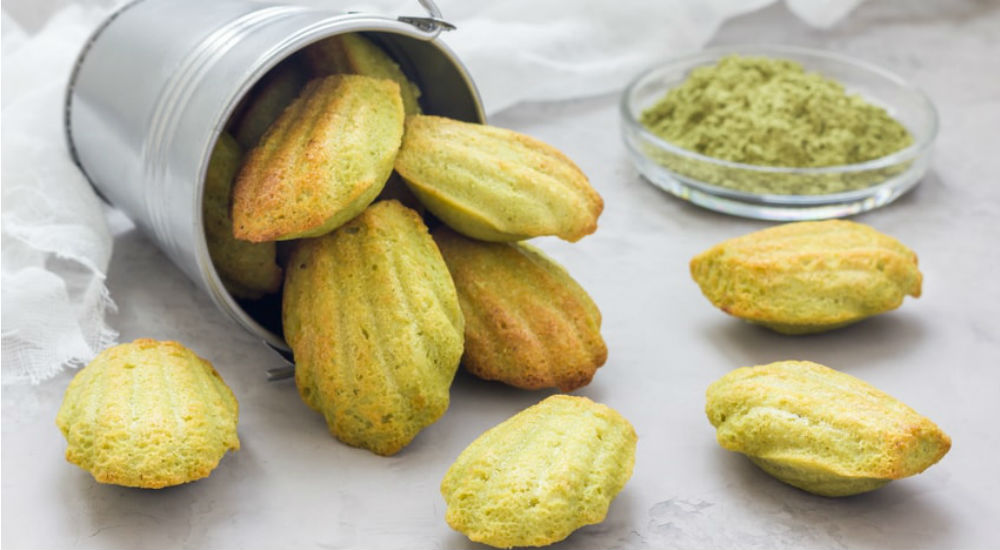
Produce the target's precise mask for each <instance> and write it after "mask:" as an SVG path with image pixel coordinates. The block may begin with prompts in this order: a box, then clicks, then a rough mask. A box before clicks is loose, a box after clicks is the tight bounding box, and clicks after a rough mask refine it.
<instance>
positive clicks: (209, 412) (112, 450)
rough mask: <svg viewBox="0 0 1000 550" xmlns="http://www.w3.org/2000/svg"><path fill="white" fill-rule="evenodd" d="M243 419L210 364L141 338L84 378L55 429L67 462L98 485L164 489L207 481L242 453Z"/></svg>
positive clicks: (101, 359)
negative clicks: (239, 431)
mask: <svg viewBox="0 0 1000 550" xmlns="http://www.w3.org/2000/svg"><path fill="white" fill-rule="evenodd" d="M238 416H239V406H238V405H237V403H236V397H235V396H234V395H233V392H232V391H231V390H230V389H229V387H228V386H226V383H225V382H223V381H222V378H221V377H220V376H219V373H218V372H216V371H215V369H214V368H213V367H212V364H211V363H209V362H208V361H206V360H204V359H202V358H200V357H198V356H197V355H195V354H194V353H193V352H192V351H191V350H189V349H187V348H185V347H184V346H182V345H181V344H179V343H177V342H159V341H156V340H149V339H139V340H136V341H134V342H132V343H129V344H120V345H118V346H114V347H112V348H108V349H106V350H104V351H103V352H101V354H100V355H98V356H97V357H96V358H94V360H93V361H91V362H90V364H89V365H87V366H86V367H84V368H83V369H82V370H80V372H78V373H77V375H76V376H75V377H74V378H73V381H72V382H70V385H69V387H68V388H67V389H66V395H65V397H64V398H63V403H62V407H60V409H59V413H58V415H57V417H56V424H57V425H58V426H59V429H60V430H61V431H62V433H63V435H64V436H65V437H66V442H67V443H68V446H67V448H66V460H68V461H70V462H72V463H73V464H76V465H78V466H80V467H81V468H83V469H84V470H87V471H88V472H90V473H91V474H92V475H93V476H94V479H96V480H97V481H99V482H101V483H112V484H115V485H124V486H127V487H142V488H148V489H158V488H161V487H167V486H170V485H180V484H182V483H187V482H189V481H194V480H196V479H200V478H203V477H206V476H208V475H209V473H211V472H212V470H213V469H215V467H216V466H217V465H218V464H219V461H220V460H221V459H222V457H223V456H224V455H225V454H226V452H227V451H229V450H233V451H235V450H238V449H239V448H240V441H239V438H238V437H237V435H236V423H237V418H238Z"/></svg>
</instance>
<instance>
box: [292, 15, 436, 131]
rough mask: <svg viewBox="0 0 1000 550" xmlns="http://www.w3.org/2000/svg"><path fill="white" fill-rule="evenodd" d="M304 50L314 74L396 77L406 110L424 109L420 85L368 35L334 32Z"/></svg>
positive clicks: (412, 111) (410, 113)
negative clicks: (421, 101) (332, 34)
mask: <svg viewBox="0 0 1000 550" xmlns="http://www.w3.org/2000/svg"><path fill="white" fill-rule="evenodd" d="M303 54H304V58H305V63H306V66H307V67H309V69H310V71H311V72H312V75H313V76H328V75H331V74H341V73H342V74H360V75H364V76H371V77H374V78H383V79H389V80H392V81H394V82H395V83H396V84H399V92H400V94H401V95H402V97H403V108H404V109H405V110H406V114H407V115H419V114H420V113H421V110H420V88H418V87H417V85H416V84H414V83H413V82H411V81H410V80H409V79H407V78H406V75H405V74H403V70H402V69H401V68H400V67H399V64H398V63H396V62H395V61H393V60H392V58H391V57H389V54H387V53H386V52H385V51H384V50H382V48H379V47H378V46H377V45H376V44H375V43H374V42H372V41H371V40H369V39H368V38H365V37H364V35H362V34H359V33H344V34H338V35H336V36H331V37H330V38H325V39H323V40H320V41H319V42H316V43H315V44H313V45H311V46H309V47H308V48H306V49H305V50H304V51H303Z"/></svg>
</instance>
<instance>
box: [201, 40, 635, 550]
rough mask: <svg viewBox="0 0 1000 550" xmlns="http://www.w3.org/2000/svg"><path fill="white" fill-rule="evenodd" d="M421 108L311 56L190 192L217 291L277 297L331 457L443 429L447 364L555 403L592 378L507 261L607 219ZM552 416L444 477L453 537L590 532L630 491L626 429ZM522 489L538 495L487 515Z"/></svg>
mask: <svg viewBox="0 0 1000 550" xmlns="http://www.w3.org/2000/svg"><path fill="white" fill-rule="evenodd" d="M420 95H421V93H420V90H419V88H418V87H417V86H416V85H415V84H413V83H412V82H410V81H409V80H408V79H407V77H406V76H405V75H404V73H403V72H402V71H401V70H400V68H399V66H398V65H397V64H396V63H395V62H394V61H393V60H392V59H391V58H389V57H388V55H386V53H385V52H383V51H382V50H381V49H380V48H379V47H378V46H377V45H376V44H375V43H373V42H372V41H371V40H369V39H368V38H366V37H365V36H363V35H360V34H346V35H340V36H336V37H333V38H330V39H326V40H324V41H321V42H318V43H316V44H314V45H312V46H310V47H309V48H307V49H306V50H304V51H303V53H302V55H300V56H298V57H297V58H292V59H290V60H288V61H286V62H284V63H283V64H281V65H280V66H279V67H277V68H276V69H274V70H272V71H271V72H270V73H269V74H268V75H267V76H266V77H265V78H264V79H263V80H262V82H260V83H259V84H258V85H257V86H256V87H255V89H254V90H253V91H251V93H250V94H249V96H248V98H247V99H246V100H245V101H244V103H243V104H242V105H241V106H239V107H238V108H237V112H236V114H235V115H234V116H233V118H232V119H231V122H230V125H229V126H228V128H227V132H226V133H223V135H222V137H221V138H220V139H219V140H218V142H217V144H216V146H215V150H214V153H213V156H212V159H211V161H210V166H209V169H208V173H207V179H206V185H205V200H204V225H205V234H206V239H207V242H208V247H209V251H210V254H211V257H212V260H213V263H214V264H215V266H216V270H217V272H218V274H219V276H220V278H221V280H222V282H223V283H224V284H225V286H226V287H227V288H228V289H229V291H230V293H231V294H233V295H234V296H236V297H239V298H242V299H244V300H254V299H258V298H260V297H262V296H266V295H268V294H274V293H276V292H277V291H278V290H279V289H281V287H282V281H283V291H282V295H281V319H282V327H283V331H284V336H285V340H286V341H287V343H288V345H289V346H290V347H291V349H292V351H293V354H294V358H295V382H296V386H297V387H298V390H299V394H300V396H301V397H302V400H303V401H304V402H305V403H306V404H307V405H308V406H309V407H310V408H312V409H314V410H316V411H317V412H319V413H321V414H322V415H323V416H324V418H325V419H326V422H327V425H328V426H329V429H330V432H331V433H332V434H333V435H334V436H335V437H337V438H338V439H340V440H341V441H343V442H345V443H347V444H349V445H352V446H356V447H361V448H364V449H368V450H370V451H372V452H374V453H376V454H379V455H391V454H394V453H396V452H398V451H399V450H401V449H402V448H403V447H405V446H406V445H407V444H409V443H410V442H411V441H412V440H413V439H414V438H415V437H416V436H417V434H418V433H419V432H420V431H421V430H422V429H423V428H425V427H427V426H428V425H430V424H432V423H434V422H435V421H436V420H438V419H439V418H440V417H441V416H442V415H443V414H444V412H445V410H446V409H447V408H448V404H449V393H450V388H451V384H452V380H453V378H454V376H455V372H456V370H457V368H458V366H459V364H460V363H461V364H464V366H465V367H466V369H467V370H468V371H469V372H471V373H472V374H474V375H476V376H478V377H480V378H484V379H487V380H497V381H501V382H503V383H506V384H509V385H512V386H515V387H518V388H524V389H531V390H534V389H542V388H552V387H555V388H559V389H560V390H562V391H567V392H568V391H572V390H574V389H577V388H579V387H581V386H584V385H586V384H588V383H589V382H590V381H591V379H592V378H593V376H594V373H595V371H596V370H597V369H598V368H599V367H600V366H602V365H603V364H604V362H605V360H606V359H607V348H606V346H605V344H604V340H603V339H602V338H601V332H600V328H601V314H600V311H599V310H598V308H597V306H596V305H595V304H594V302H593V300H591V298H590V297H589V296H588V295H587V293H586V292H585V291H584V290H583V288H581V287H580V285H579V284H577V283H576V281H574V280H573V278H572V277H570V275H569V274H568V273H567V272H566V270H565V269H564V268H563V267H562V266H560V265H559V264H558V263H556V262H555V261H553V260H552V259H550V258H548V257H547V256H545V255H544V254H543V253H542V252H541V251H539V250H538V249H536V248H534V247H532V246H531V245H528V244H526V243H524V242H522V241H524V240H526V239H530V238H533V237H539V236H557V237H560V238H562V239H564V240H567V241H577V240H579V239H581V238H583V237H585V236H587V235H589V234H591V233H593V232H594V231H595V230H596V229H597V218H598V216H599V215H600V214H601V211H602V209H603V201H602V199H601V197H600V196H599V195H598V194H597V192H596V191H594V189H593V188H592V187H591V186H590V183H589V181H588V180H587V177H586V176H585V175H584V174H583V173H582V172H581V171H580V169H579V168H578V167H577V166H576V165H575V164H574V163H573V162H572V161H571V160H570V159H569V158H567V157H566V156H565V155H563V154H562V153H560V152H559V151H557V150H556V149H554V148H553V147H551V146H549V145H547V144H545V143H542V142H540V141H538V140H536V139H533V138H531V137H528V136H525V135H522V134H519V133H516V132H513V131H510V130H505V129H502V128H495V127H491V126H486V125H483V124H475V123H469V122H462V121H458V120H451V119H448V118H443V117H438V116H431V115H425V114H423V113H422V110H421V107H420V103H419V98H420ZM286 243H290V244H286ZM552 399H554V398H550V399H549V400H546V401H544V402H543V403H540V404H539V405H537V406H535V407H532V408H530V409H528V410H526V411H523V412H522V413H521V414H519V415H518V416H516V417H514V418H512V419H511V420H509V421H508V422H506V423H504V424H502V425H501V426H498V427H496V428H495V429H494V430H491V431H490V432H487V434H484V435H483V437H482V438H480V439H479V440H477V441H476V442H475V443H473V445H471V446H470V447H469V448H468V449H467V450H466V451H465V452H464V453H463V454H462V457H461V458H460V459H459V462H458V463H456V465H455V466H454V467H453V468H452V469H451V470H449V473H448V476H447V477H446V479H445V481H444V483H443V484H442V494H443V495H444V496H445V498H446V500H447V502H448V504H449V511H448V514H447V518H448V521H449V523H450V524H451V525H452V526H453V527H455V528H456V529H458V530H460V531H462V532H464V533H466V534H468V535H469V536H470V537H471V538H473V539H474V540H480V541H483V542H486V543H489V544H493V545H495V546H511V545H525V544H534V545H539V544H547V543H550V542H555V541H557V540H561V539H563V538H565V537H566V536H568V535H569V534H570V533H571V532H572V531H573V530H575V529H577V528H578V527H580V526H582V525H586V524H590V523H596V522H600V521H602V520H603V518H604V517H605V515H606V513H607V510H608V506H609V505H610V502H611V500H612V499H613V498H614V497H615V495H616V494H617V493H618V492H619V491H620V490H621V488H622V487H623V486H624V484H625V482H626V481H627V480H628V478H629V477H630V476H631V473H632V464H633V462H634V457H635V444H636V436H635V430H634V429H633V428H632V426H631V424H629V423H628V421H627V420H625V419H624V418H623V417H621V415H619V414H618V413H616V412H614V411H612V410H611V409H609V408H607V407H606V406H604V405H600V404H597V403H594V402H592V401H590V400H587V399H585V398H582V397H569V396H561V399H558V400H552ZM523 445H532V446H533V447H532V448H533V449H535V451H534V452H528V453H525V452H522V451H523V449H522V446H523ZM497 456H500V457H506V458H504V459H503V460H504V464H506V466H504V467H500V466H501V465H500V464H497V463H495V462H496V460H495V458H496V457H497ZM594 461H597V462H599V463H600V464H601V467H600V468H598V469H594V470H590V468H591V466H592V463H594ZM484 469H490V472H489V473H488V474H487V475H486V478H484V477H483V473H484V471H485V470H484ZM523 487H535V489H533V490H532V491H530V492H525V491H521V493H520V494H519V495H517V496H515V497H511V498H508V499H506V500H505V499H500V498H497V497H498V496H500V495H501V494H505V493H507V492H509V491H511V490H518V491H520V490H521V489H519V488H523ZM560 502H577V503H578V506H576V507H566V506H563V505H560V504H559V503H560ZM539 503H540V504H539ZM536 504H537V506H536ZM511 521H513V522H515V523H521V524H523V526H524V528H523V529H521V530H520V531H518V532H511V531H510V530H509V529H507V528H505V527H504V525H506V523H505V522H511Z"/></svg>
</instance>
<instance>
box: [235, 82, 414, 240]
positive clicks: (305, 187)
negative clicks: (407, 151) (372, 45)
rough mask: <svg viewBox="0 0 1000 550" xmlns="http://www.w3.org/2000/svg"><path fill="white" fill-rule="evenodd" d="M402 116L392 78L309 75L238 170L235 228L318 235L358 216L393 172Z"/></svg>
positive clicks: (249, 233)
mask: <svg viewBox="0 0 1000 550" xmlns="http://www.w3.org/2000/svg"><path fill="white" fill-rule="evenodd" d="M403 120H404V115H403V100H402V98H401V97H400V95H399V85H398V84H396V83H395V82H393V81H391V80H380V79H375V78H370V77H367V76H360V75H333V76H328V77H325V78H317V79H315V80H311V81H310V82H309V83H308V84H306V86H305V88H304V89H303V90H302V92H301V94H299V96H298V97H297V98H296V99H295V101H293V102H292V104H291V105H289V106H288V108H286V109H285V110H284V111H283V112H282V113H281V116H279V117H278V119H277V120H276V121H275V122H274V123H273V124H272V125H271V126H270V127H269V128H268V129H267V131H266V132H265V133H264V135H263V137H262V138H261V139H260V143H259V144H258V145H257V146H256V147H254V148H253V150H251V151H250V153H249V154H248V155H247V159H246V161H245V162H244V163H243V165H242V167H241V168H240V172H239V174H238V175H237V176H236V183H235V184H234V186H233V206H232V215H233V234H234V235H235V236H236V238H238V239H243V240H246V241H251V242H264V241H275V240H289V239H297V238H302V237H316V236H319V235H323V234H325V233H329V232H330V231H332V230H333V229H336V228H337V227H339V226H340V225H342V224H343V223H345V222H347V221H348V220H350V219H351V218H353V217H355V216H357V215H358V214H360V213H361V211H362V210H364V209H365V208H366V207H367V206H368V205H369V204H371V202H372V201H373V200H375V197H376V196H377V195H378V194H379V192H381V191H382V187H383V186H385V182H386V180H388V179H389V174H391V173H392V164H393V161H394V160H395V158H396V153H397V151H398V150H399V144H400V141H401V140H402V137H403Z"/></svg>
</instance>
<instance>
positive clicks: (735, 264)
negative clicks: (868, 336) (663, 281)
mask: <svg viewBox="0 0 1000 550" xmlns="http://www.w3.org/2000/svg"><path fill="white" fill-rule="evenodd" d="M691 277H692V278H693V279H694V280H695V282H697V283H698V286H699V287H701V291H702V293H703V294H704V295H705V297H706V298H708V299H709V301H711V302H712V304H713V305H715V306H716V307H718V308H720V309H722V310H723V311H725V312H726V313H729V314H730V315H733V316H735V317H739V318H741V319H744V320H746V321H750V322H752V323H755V324H760V325H763V326H766V327H768V328H770V329H772V330H775V331H777V332H781V333H785V334H807V333H813V332H822V331H825V330H830V329H834V328H838V327H842V326H844V325H848V324H851V323H854V322H857V321H860V320H862V319H865V318H867V317H870V316H872V315H877V314H879V313H883V312H886V311H890V310H892V309H895V308H897V307H899V306H900V304H902V302H903V297H904V296H906V295H907V294H909V295H911V296H913V297H914V298H916V297H919V296H920V289H921V282H922V279H923V277H922V275H921V273H920V271H919V269H918V268H917V256H916V254H914V253H913V251H912V250H910V249H909V248H907V247H905V246H903V245H902V244H901V243H900V242H899V241H897V240H896V239H893V238H892V237H889V236H887V235H885V234H883V233H880V232H878V231H876V230H875V229H873V228H871V227H869V226H867V225H863V224H860V223H856V222H851V221H846V220H827V221H821V222H796V223H789V224H784V225H779V226H776V227H771V228H768V229H764V230H761V231H756V232H754V233H750V234H748V235H744V236H742V237H737V238H735V239H730V240H727V241H724V242H722V243H720V244H718V245H716V246H714V247H712V248H710V249H708V250H706V251H705V252H702V253H701V254H699V255H697V256H695V257H694V258H693V259H692V260H691Z"/></svg>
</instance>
